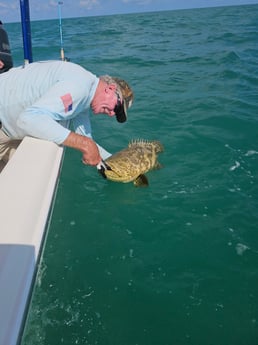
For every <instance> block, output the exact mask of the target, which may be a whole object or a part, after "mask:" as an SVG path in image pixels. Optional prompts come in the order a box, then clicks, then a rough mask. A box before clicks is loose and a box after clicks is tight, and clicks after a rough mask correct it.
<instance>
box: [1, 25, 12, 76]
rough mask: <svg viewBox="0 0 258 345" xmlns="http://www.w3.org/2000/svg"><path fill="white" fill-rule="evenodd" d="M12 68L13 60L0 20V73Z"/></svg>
mask: <svg viewBox="0 0 258 345" xmlns="http://www.w3.org/2000/svg"><path fill="white" fill-rule="evenodd" d="M12 67H13V59H12V55H11V50H10V45H9V39H8V35H7V33H6V31H5V30H4V28H3V23H2V21H1V20H0V73H4V72H7V71H8V70H9V69H10V68H12Z"/></svg>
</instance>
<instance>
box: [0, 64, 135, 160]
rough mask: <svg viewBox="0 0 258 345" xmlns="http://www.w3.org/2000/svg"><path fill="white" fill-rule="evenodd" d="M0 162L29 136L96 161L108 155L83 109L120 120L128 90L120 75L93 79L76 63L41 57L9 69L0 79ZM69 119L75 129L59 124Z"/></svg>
mask: <svg viewBox="0 0 258 345" xmlns="http://www.w3.org/2000/svg"><path fill="white" fill-rule="evenodd" d="M0 94H1V97H0V122H1V125H0V126H1V129H0V160H1V159H3V160H5V161H7V160H8V159H9V158H10V156H11V155H12V153H13V152H14V150H15V149H16V147H17V146H18V144H19V143H20V140H21V139H22V138H24V137H25V136H32V137H35V138H40V139H44V140H49V141H53V142H55V143H57V144H58V145H64V146H67V147H72V148H75V149H77V150H80V151H81V152H82V160H83V162H84V163H85V164H89V165H98V164H99V163H100V162H101V161H102V159H105V158H107V157H108V156H109V155H110V154H109V153H108V152H107V151H105V150H104V149H103V148H101V147H100V146H98V145H97V144H96V143H95V142H94V141H93V140H92V138H91V125H90V118H89V111H88V110H89V109H90V108H91V109H92V111H93V113H94V114H99V113H100V114H101V113H102V114H106V115H108V116H111V117H113V116H116V119H117V121H118V122H125V121H126V118H127V109H128V108H129V107H130V106H131V105H132V102H133V92H132V90H131V88H130V87H129V85H128V84H127V83H126V82H125V81H124V80H122V79H119V78H115V77H110V76H101V77H99V78H98V77H97V76H95V75H94V74H92V73H91V72H89V71H87V70H86V69H84V68H82V67H81V66H79V65H77V64H74V63H71V62H64V61H43V62H35V63H31V64H27V65H25V66H24V67H17V68H12V69H11V70H10V71H8V72H7V73H4V74H2V75H1V77H0ZM64 120H72V121H73V125H74V129H75V131H74V132H73V131H71V130H69V129H68V128H66V127H65V126H62V124H61V121H64Z"/></svg>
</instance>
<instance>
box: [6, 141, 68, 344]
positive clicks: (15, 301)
mask: <svg viewBox="0 0 258 345" xmlns="http://www.w3.org/2000/svg"><path fill="white" fill-rule="evenodd" d="M63 153H64V151H63V148H62V147H60V146H58V145H56V144H55V143H52V142H48V141H44V140H39V139H35V138H31V137H25V138H24V139H23V141H22V142H21V144H20V145H19V147H18V149H17V150H16V152H15V153H14V155H13V157H12V158H11V160H10V161H9V162H8V164H7V165H6V166H5V167H4V169H3V170H2V172H1V173H0V193H1V198H0V216H1V217H0V291H1V293H0V345H16V344H17V343H18V341H19V337H20V335H21V332H22V327H23V323H24V320H25V316H26V309H27V304H28V303H29V298H30V292H31V289H32V286H33V282H34V276H35V272H36V265H37V262H38V260H39V255H40V250H41V247H42V244H43V240H44V235H45V232H46V225H47V222H48V217H49V213H50V210H51V204H52V201H53V197H54V195H55V189H56V186H57V182H58V178H59V172H60V168H61V163H62V158H63Z"/></svg>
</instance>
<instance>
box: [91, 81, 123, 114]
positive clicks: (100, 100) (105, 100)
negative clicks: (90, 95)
mask: <svg viewBox="0 0 258 345" xmlns="http://www.w3.org/2000/svg"><path fill="white" fill-rule="evenodd" d="M116 104H117V94H116V85H114V84H110V85H106V86H105V87H104V88H103V90H101V92H99V93H98V94H97V95H95V97H94V99H93V101H92V103H91V108H92V111H93V113H94V114H107V115H108V116H114V115H115V112H114V108H115V106H116Z"/></svg>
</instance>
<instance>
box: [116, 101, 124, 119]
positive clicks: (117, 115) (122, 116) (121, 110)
mask: <svg viewBox="0 0 258 345" xmlns="http://www.w3.org/2000/svg"><path fill="white" fill-rule="evenodd" d="M116 119H117V121H118V122H120V123H122V122H125V121H126V120H127V114H126V106H125V104H124V105H123V106H122V107H121V108H120V109H119V112H117V113H116Z"/></svg>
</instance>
